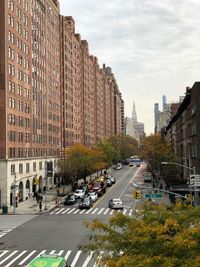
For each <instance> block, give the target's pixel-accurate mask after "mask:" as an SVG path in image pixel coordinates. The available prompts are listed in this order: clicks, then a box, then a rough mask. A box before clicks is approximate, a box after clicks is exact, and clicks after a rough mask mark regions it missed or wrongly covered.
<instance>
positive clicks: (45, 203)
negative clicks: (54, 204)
mask: <svg viewBox="0 0 200 267" xmlns="http://www.w3.org/2000/svg"><path fill="white" fill-rule="evenodd" d="M44 173H45V195H44V209H45V210H47V161H45V172H44Z"/></svg>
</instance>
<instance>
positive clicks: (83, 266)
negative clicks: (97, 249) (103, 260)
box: [82, 251, 94, 267]
mask: <svg viewBox="0 0 200 267" xmlns="http://www.w3.org/2000/svg"><path fill="white" fill-rule="evenodd" d="M93 253H94V251H91V252H90V255H89V256H87V258H86V260H85V262H84V263H83V265H82V267H87V265H88V263H89V261H90V260H91V258H92V255H93Z"/></svg>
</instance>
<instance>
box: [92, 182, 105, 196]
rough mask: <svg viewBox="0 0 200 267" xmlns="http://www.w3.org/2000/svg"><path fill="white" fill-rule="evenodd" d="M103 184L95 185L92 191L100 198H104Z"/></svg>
mask: <svg viewBox="0 0 200 267" xmlns="http://www.w3.org/2000/svg"><path fill="white" fill-rule="evenodd" d="M103 186H104V185H103V184H100V183H95V184H94V185H93V187H92V191H94V192H96V193H97V195H98V196H102V195H103V193H104V192H103Z"/></svg>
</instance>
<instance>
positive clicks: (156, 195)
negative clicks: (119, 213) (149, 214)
mask: <svg viewBox="0 0 200 267" xmlns="http://www.w3.org/2000/svg"><path fill="white" fill-rule="evenodd" d="M144 197H145V198H162V197H163V195H162V194H145V195H144Z"/></svg>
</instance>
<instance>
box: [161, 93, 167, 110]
mask: <svg viewBox="0 0 200 267" xmlns="http://www.w3.org/2000/svg"><path fill="white" fill-rule="evenodd" d="M166 103H167V97H166V95H163V96H162V110H163V111H164V108H165V105H166Z"/></svg>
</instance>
